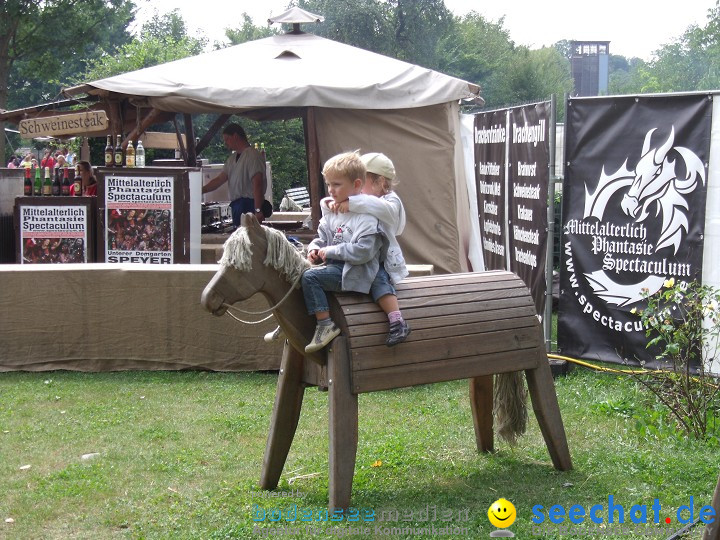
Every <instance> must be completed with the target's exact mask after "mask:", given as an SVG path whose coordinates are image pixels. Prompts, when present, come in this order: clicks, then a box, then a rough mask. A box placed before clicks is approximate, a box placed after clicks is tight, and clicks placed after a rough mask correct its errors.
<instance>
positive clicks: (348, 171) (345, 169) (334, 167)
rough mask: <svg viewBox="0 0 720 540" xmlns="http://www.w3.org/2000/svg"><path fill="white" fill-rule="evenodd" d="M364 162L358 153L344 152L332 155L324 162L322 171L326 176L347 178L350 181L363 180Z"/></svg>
mask: <svg viewBox="0 0 720 540" xmlns="http://www.w3.org/2000/svg"><path fill="white" fill-rule="evenodd" d="M365 172H366V169H365V164H364V163H363V162H362V160H361V159H360V153H359V152H357V151H355V152H345V153H343V154H338V155H337V156H333V157H331V158H330V159H328V160H327V161H326V162H325V166H324V167H323V170H322V173H323V176H325V177H326V178H327V176H328V175H330V176H332V177H342V178H347V179H349V180H350V181H353V180H355V179H358V178H359V179H360V180H363V181H364V180H365Z"/></svg>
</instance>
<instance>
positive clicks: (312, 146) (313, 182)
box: [303, 107, 325, 230]
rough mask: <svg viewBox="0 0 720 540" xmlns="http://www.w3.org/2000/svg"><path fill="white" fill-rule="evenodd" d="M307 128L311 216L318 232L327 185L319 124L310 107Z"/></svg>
mask: <svg viewBox="0 0 720 540" xmlns="http://www.w3.org/2000/svg"><path fill="white" fill-rule="evenodd" d="M303 125H304V127H305V150H306V153H307V166H308V184H309V191H310V207H311V211H310V216H311V218H312V228H313V230H317V228H318V224H319V223H320V199H322V197H323V195H324V194H325V185H324V184H323V181H322V175H321V174H320V171H321V170H322V165H321V163H320V149H319V147H318V138H317V123H316V122H315V109H314V107H308V108H307V109H306V114H305V116H304V117H303Z"/></svg>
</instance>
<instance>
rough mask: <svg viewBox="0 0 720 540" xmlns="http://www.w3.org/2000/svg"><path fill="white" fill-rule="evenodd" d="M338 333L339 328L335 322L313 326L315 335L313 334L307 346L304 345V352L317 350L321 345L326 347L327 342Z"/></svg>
mask: <svg viewBox="0 0 720 540" xmlns="http://www.w3.org/2000/svg"><path fill="white" fill-rule="evenodd" d="M339 335H340V329H339V328H338V327H337V325H336V324H335V323H332V324H331V325H329V326H320V325H317V326H316V327H315V335H314V336H313V338H312V341H310V343H309V344H308V346H307V347H305V352H306V353H313V352H316V351H319V350H320V349H322V348H323V347H327V346H328V344H329V343H330V342H331V341H332V340H333V339H335V338H336V337H337V336H339Z"/></svg>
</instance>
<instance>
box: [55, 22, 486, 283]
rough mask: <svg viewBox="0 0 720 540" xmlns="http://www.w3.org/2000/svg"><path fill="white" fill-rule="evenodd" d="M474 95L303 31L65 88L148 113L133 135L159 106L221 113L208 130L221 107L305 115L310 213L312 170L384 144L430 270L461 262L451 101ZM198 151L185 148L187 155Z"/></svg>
mask: <svg viewBox="0 0 720 540" xmlns="http://www.w3.org/2000/svg"><path fill="white" fill-rule="evenodd" d="M478 92H479V88H478V87H477V86H475V85H473V84H471V83H468V82H466V81H462V80H460V79H457V78H454V77H450V76H447V75H444V74H442V73H438V72H436V71H432V70H429V69H425V68H422V67H420V66H416V65H413V64H409V63H407V62H402V61H399V60H395V59H393V58H388V57H386V56H382V55H378V54H375V53H372V52H368V51H365V50H362V49H358V48H355V47H351V46H348V45H344V44H341V43H337V42H335V41H331V40H328V39H324V38H321V37H318V36H315V35H312V34H305V33H289V34H285V35H278V36H273V37H269V38H265V39H261V40H257V41H251V42H247V43H243V44H241V45H237V46H234V47H228V48H226V49H221V50H217V51H213V52H209V53H205V54H201V55H198V56H195V57H191V58H185V59H182V60H177V61H174V62H169V63H167V64H162V65H159V66H154V67H150V68H146V69H142V70H138V71H134V72H131V73H125V74H122V75H118V76H115V77H110V78H107V79H102V80H98V81H93V82H89V83H87V84H83V85H80V86H76V87H73V88H68V89H66V90H65V91H64V93H65V94H66V96H68V97H78V96H82V95H84V94H87V95H89V96H90V97H97V98H99V99H100V100H101V101H104V102H105V103H108V104H113V103H114V104H115V107H116V108H115V109H114V108H113V107H110V112H111V114H110V116H111V119H112V118H113V117H117V116H118V115H119V114H120V113H117V112H115V113H113V110H119V111H122V110H123V107H124V108H125V110H130V109H133V108H134V109H135V110H136V111H137V110H141V111H142V110H147V111H148V112H147V114H146V115H145V117H144V119H143V120H142V121H140V119H138V120H137V122H136V124H137V125H135V126H134V128H135V130H136V131H137V130H139V131H140V132H141V131H143V130H144V129H146V128H147V127H148V126H149V125H151V124H152V123H153V122H154V121H157V120H158V119H159V118H163V117H165V116H166V114H167V113H184V114H185V120H186V121H185V123H186V126H187V125H188V123H189V124H190V129H192V121H191V116H190V115H191V114H193V113H220V114H221V116H220V118H219V120H218V122H217V123H216V125H215V126H213V128H214V129H218V128H219V127H220V126H221V125H222V124H223V123H224V122H225V121H226V120H227V115H229V114H245V115H248V116H252V117H253V118H256V119H273V118H290V117H301V118H302V119H303V121H304V125H305V133H306V145H307V156H308V174H309V179H310V186H309V189H310V193H311V197H312V201H313V207H314V208H313V210H314V213H313V218H314V220H317V218H318V201H319V199H320V198H321V197H322V196H324V186H323V183H322V178H321V175H320V171H321V169H322V163H323V162H324V161H325V160H326V159H328V158H329V157H331V156H332V155H334V154H336V153H339V152H343V151H347V150H354V149H359V150H360V151H361V152H384V153H386V154H387V155H388V156H390V158H391V159H392V160H393V161H394V163H395V166H396V170H397V173H398V179H399V180H400V185H399V186H398V188H397V191H398V194H399V195H400V197H401V198H402V200H403V202H404V204H405V207H406V211H407V215H408V220H407V226H406V229H405V232H404V233H403V235H402V237H401V238H400V243H401V246H402V248H403V251H404V253H405V256H406V258H407V260H408V261H409V262H410V263H417V264H421V263H425V264H428V263H429V264H433V265H435V271H436V272H458V271H464V270H467V268H468V264H467V247H468V242H469V240H468V239H469V234H470V226H469V220H470V216H469V215H468V214H469V211H468V208H469V204H468V195H467V188H466V184H465V173H464V170H463V161H462V148H461V145H460V121H459V101H460V100H462V99H475V100H476V101H478V100H479V101H482V100H481V98H479V96H478ZM118 104H120V105H118ZM141 114H142V113H141ZM123 120H124V122H125V125H127V124H128V122H127V118H123ZM131 125H132V124H131ZM189 134H190V135H193V134H192V133H189ZM208 135H211V134H208ZM250 136H252V134H250ZM131 137H133V133H130V135H128V138H131ZM208 139H209V137H205V138H203V140H201V141H200V143H199V145H200V146H202V145H203V144H204V143H205V142H206V141H207V140H208ZM126 140H127V139H126ZM188 141H194V136H190V137H188ZM194 150H195V149H194V148H190V149H188V155H189V158H190V159H189V160H188V161H189V162H190V163H192V160H193V159H194V155H195V154H194Z"/></svg>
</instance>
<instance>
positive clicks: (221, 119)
mask: <svg viewBox="0 0 720 540" xmlns="http://www.w3.org/2000/svg"><path fill="white" fill-rule="evenodd" d="M228 118H230V115H229V114H221V115H220V116H218V118H217V120H215V122H214V123H213V125H212V126H210V129H208V130H207V131H206V132H205V135H203V138H202V139H200V142H199V143H197V146H196V147H195V151H196V152H197V153H198V154H200V153H201V152H202V151H203V150H205V148H207V146H208V144H210V141H211V140H212V138H213V137H214V136H215V134H216V133H217V132H218V130H219V129H220V128H221V127H222V126H224V125H225V122H227V121H228Z"/></svg>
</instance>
